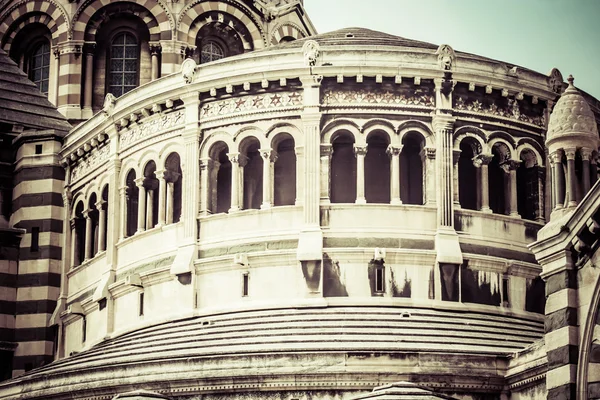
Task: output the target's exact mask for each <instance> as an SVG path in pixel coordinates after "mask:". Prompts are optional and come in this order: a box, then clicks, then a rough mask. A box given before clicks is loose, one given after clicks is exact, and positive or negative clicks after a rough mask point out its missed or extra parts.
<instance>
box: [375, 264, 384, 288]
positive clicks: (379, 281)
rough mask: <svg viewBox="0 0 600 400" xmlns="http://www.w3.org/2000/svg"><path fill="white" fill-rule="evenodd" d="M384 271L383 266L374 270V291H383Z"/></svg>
mask: <svg viewBox="0 0 600 400" xmlns="http://www.w3.org/2000/svg"><path fill="white" fill-rule="evenodd" d="M384 277H385V274H384V269H383V265H382V266H378V267H377V268H375V291H376V292H379V293H382V292H383V291H384V284H383V282H384Z"/></svg>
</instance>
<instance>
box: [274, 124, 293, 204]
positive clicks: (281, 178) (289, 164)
mask: <svg viewBox="0 0 600 400" xmlns="http://www.w3.org/2000/svg"><path fill="white" fill-rule="evenodd" d="M275 148H276V151H277V161H275V165H274V169H275V178H274V182H273V189H274V190H273V191H274V204H275V205H276V206H288V205H294V204H295V203H296V151H295V143H294V139H293V138H292V137H291V136H290V137H288V136H287V135H286V138H284V139H282V140H280V141H279V142H278V143H277V145H276V146H275Z"/></svg>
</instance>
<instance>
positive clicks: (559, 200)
mask: <svg viewBox="0 0 600 400" xmlns="http://www.w3.org/2000/svg"><path fill="white" fill-rule="evenodd" d="M578 155H579V156H580V159H581V168H578V166H577V165H576V163H577V161H578ZM550 160H551V162H552V181H553V182H554V183H555V184H554V187H553V190H552V208H553V209H554V210H558V209H561V208H567V207H575V206H577V204H578V203H579V201H581V199H582V198H583V196H585V194H586V193H587V192H588V191H589V190H590V188H591V186H592V185H593V184H594V183H595V182H596V180H597V176H598V169H597V164H596V160H595V153H594V151H593V150H592V149H589V148H584V147H583V148H576V147H570V148H564V149H557V150H555V151H553V152H552V153H551V154H550ZM565 167H566V168H565ZM579 169H580V170H581V173H580V176H578V174H577V170H579Z"/></svg>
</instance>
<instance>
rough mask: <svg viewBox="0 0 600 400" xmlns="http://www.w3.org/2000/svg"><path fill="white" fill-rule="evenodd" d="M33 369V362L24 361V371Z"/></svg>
mask: <svg viewBox="0 0 600 400" xmlns="http://www.w3.org/2000/svg"><path fill="white" fill-rule="evenodd" d="M32 369H33V363H30V362H28V363H25V372H29V371H31V370H32Z"/></svg>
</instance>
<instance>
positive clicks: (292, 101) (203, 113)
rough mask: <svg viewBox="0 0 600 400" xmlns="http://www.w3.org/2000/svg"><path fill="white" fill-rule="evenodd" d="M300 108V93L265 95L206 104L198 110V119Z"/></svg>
mask: <svg viewBox="0 0 600 400" xmlns="http://www.w3.org/2000/svg"><path fill="white" fill-rule="evenodd" d="M300 106H302V92H299V91H294V92H278V93H265V94H258V95H254V96H243V97H236V98H230V99H227V100H219V101H213V102H210V103H206V104H204V105H203V106H202V108H201V109H200V118H213V117H221V116H225V115H235V114H239V113H246V112H256V111H260V110H269V109H277V108H282V107H300Z"/></svg>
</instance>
